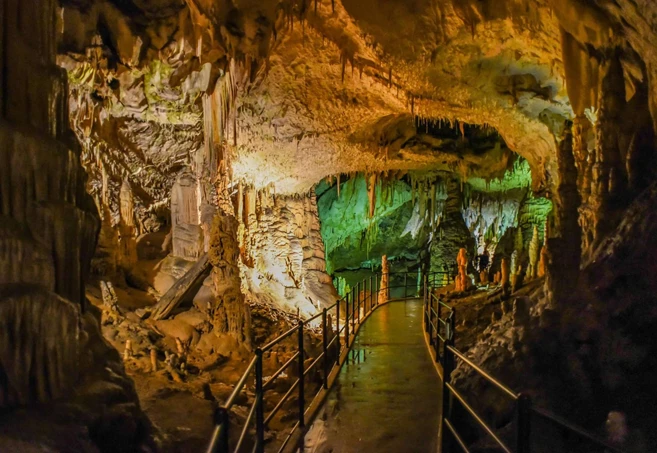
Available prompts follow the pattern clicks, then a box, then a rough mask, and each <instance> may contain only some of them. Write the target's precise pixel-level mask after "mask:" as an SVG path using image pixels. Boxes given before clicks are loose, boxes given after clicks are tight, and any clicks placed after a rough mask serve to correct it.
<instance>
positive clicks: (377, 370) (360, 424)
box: [301, 300, 441, 453]
mask: <svg viewBox="0 0 657 453" xmlns="http://www.w3.org/2000/svg"><path fill="white" fill-rule="evenodd" d="M440 391H441V389H440V381H439V378H438V373H437V372H436V369H435V367H434V365H433V363H432V358H431V356H430V355H429V352H428V350H427V347H426V345H425V342H424V338H423V333H422V301H419V300H412V301H407V302H392V303H389V304H387V305H384V306H382V307H380V308H378V309H377V310H376V311H375V312H374V313H373V314H372V315H371V316H370V318H369V319H368V320H367V321H366V322H365V324H364V325H363V327H362V328H361V329H360V332H359V334H358V337H357V338H356V342H355V343H354V347H353V350H352V352H351V353H350V358H349V360H348V361H347V363H345V365H344V367H343V368H342V370H341V372H340V375H339V376H338V381H337V382H336V384H335V386H334V387H333V389H332V390H331V392H330V394H329V396H328V398H327V401H326V404H325V405H324V408H323V409H322V410H321V411H320V413H319V415H318V416H317V418H316V420H315V422H314V424H313V426H312V427H311V428H310V430H309V432H308V434H307V435H306V437H305V440H304V447H303V449H302V450H301V451H303V452H304V453H329V452H333V453H351V452H353V453H356V452H358V453H369V452H372V453H385V452H390V453H416V452H417V453H429V452H430V453H436V452H437V451H438V448H437V444H438V441H437V433H438V425H439V415H440Z"/></svg>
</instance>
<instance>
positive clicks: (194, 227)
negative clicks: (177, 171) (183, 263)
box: [171, 173, 205, 261]
mask: <svg viewBox="0 0 657 453" xmlns="http://www.w3.org/2000/svg"><path fill="white" fill-rule="evenodd" d="M171 240H172V252H171V253H172V255H173V256H177V257H179V258H184V259H188V260H191V261H195V260H197V259H198V258H199V257H200V256H201V255H202V254H203V251H204V242H205V241H204V238H203V228H202V227H201V212H200V199H199V181H198V179H197V178H196V177H195V176H194V175H192V174H191V173H183V174H182V175H180V176H179V177H178V179H176V182H175V183H174V185H173V187H172V188H171Z"/></svg>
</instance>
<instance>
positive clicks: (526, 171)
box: [467, 157, 532, 192]
mask: <svg viewBox="0 0 657 453" xmlns="http://www.w3.org/2000/svg"><path fill="white" fill-rule="evenodd" d="M467 183H468V185H469V186H470V187H471V189H472V190H474V191H478V192H507V191H509V190H513V189H523V188H527V187H530V186H531V184H532V171H531V168H530V167H529V162H527V161H526V160H525V159H523V158H522V157H519V158H518V159H516V161H515V162H514V163H513V168H512V169H510V170H507V171H506V172H505V173H504V177H503V178H502V179H498V178H495V179H491V180H486V179H483V178H470V179H468V180H467Z"/></svg>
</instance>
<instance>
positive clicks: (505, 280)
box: [500, 258, 510, 293]
mask: <svg viewBox="0 0 657 453" xmlns="http://www.w3.org/2000/svg"><path fill="white" fill-rule="evenodd" d="M500 272H501V276H500V286H501V287H502V290H503V291H504V292H505V293H506V292H508V290H509V284H510V280H509V273H510V269H509V262H508V261H507V259H506V258H503V259H502V267H501V270H500Z"/></svg>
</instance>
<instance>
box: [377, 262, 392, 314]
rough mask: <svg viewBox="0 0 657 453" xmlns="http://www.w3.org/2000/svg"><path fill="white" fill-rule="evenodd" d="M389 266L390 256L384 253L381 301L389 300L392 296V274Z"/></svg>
mask: <svg viewBox="0 0 657 453" xmlns="http://www.w3.org/2000/svg"><path fill="white" fill-rule="evenodd" d="M389 272H390V270H389V268H388V257H387V256H386V255H383V256H382V257H381V286H380V288H381V289H380V291H379V303H383V302H387V301H388V299H389V298H390V288H389V286H390V275H389Z"/></svg>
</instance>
